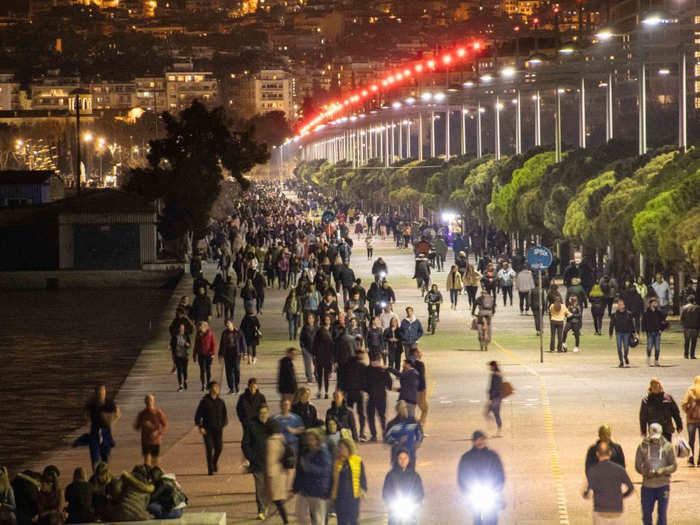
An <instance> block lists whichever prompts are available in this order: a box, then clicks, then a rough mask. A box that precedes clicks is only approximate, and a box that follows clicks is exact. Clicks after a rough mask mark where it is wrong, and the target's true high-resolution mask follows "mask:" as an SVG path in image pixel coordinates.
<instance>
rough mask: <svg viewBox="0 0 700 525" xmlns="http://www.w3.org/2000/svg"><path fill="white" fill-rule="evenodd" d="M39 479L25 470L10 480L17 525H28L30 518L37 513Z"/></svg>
mask: <svg viewBox="0 0 700 525" xmlns="http://www.w3.org/2000/svg"><path fill="white" fill-rule="evenodd" d="M39 478H40V474H39V473H37V472H32V471H30V470H25V471H23V472H20V473H18V474H17V475H16V476H15V478H14V479H13V480H12V490H13V491H14V493H15V505H16V509H17V510H16V515H17V525H30V524H31V523H32V518H33V517H34V516H36V514H37V512H38V511H39V507H38V498H39V486H40V484H39Z"/></svg>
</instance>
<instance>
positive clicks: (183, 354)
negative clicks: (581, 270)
mask: <svg viewBox="0 0 700 525" xmlns="http://www.w3.org/2000/svg"><path fill="white" fill-rule="evenodd" d="M170 352H171V353H172V356H173V362H174V364H175V369H176V370H177V391H178V392H180V391H181V390H187V364H188V362H189V359H190V335H189V334H188V333H187V325H186V324H179V325H178V326H177V333H175V334H173V335H171V336H170Z"/></svg>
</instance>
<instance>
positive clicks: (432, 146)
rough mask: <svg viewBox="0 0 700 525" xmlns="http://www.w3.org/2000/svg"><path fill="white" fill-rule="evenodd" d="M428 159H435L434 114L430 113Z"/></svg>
mask: <svg viewBox="0 0 700 525" xmlns="http://www.w3.org/2000/svg"><path fill="white" fill-rule="evenodd" d="M430 158H432V159H434V158H435V112H434V111H431V112H430Z"/></svg>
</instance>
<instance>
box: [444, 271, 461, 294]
mask: <svg viewBox="0 0 700 525" xmlns="http://www.w3.org/2000/svg"><path fill="white" fill-rule="evenodd" d="M462 286H463V284H462V276H461V275H460V274H459V272H457V271H455V272H452V271H451V272H450V273H448V274H447V282H446V283H445V289H447V290H461V289H462Z"/></svg>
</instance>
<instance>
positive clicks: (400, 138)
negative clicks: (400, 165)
mask: <svg viewBox="0 0 700 525" xmlns="http://www.w3.org/2000/svg"><path fill="white" fill-rule="evenodd" d="M398 126H399V129H398V135H399V154H398V157H399V160H401V159H402V158H403V120H399V124H398Z"/></svg>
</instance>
